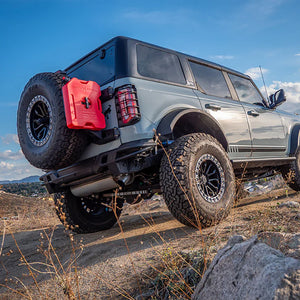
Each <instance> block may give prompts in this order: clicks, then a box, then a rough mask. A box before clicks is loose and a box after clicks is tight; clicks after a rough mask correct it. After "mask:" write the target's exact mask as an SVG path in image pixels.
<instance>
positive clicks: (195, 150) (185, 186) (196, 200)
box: [160, 133, 235, 227]
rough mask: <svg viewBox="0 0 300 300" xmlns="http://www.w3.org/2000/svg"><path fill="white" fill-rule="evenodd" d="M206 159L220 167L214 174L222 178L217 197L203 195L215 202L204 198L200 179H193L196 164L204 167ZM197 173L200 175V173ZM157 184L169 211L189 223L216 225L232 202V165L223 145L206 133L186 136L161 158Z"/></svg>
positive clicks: (184, 222) (190, 224)
mask: <svg viewBox="0 0 300 300" xmlns="http://www.w3.org/2000/svg"><path fill="white" fill-rule="evenodd" d="M207 158H209V159H211V162H210V161H209V159H207ZM205 159H207V160H206V161H207V162H206V163H207V164H209V163H211V164H213V162H214V161H215V163H216V167H217V168H219V166H220V168H219V169H217V171H215V173H216V174H218V172H219V174H221V175H222V176H223V177H220V178H223V179H222V180H221V179H220V184H221V185H220V187H221V188H222V189H221V188H220V190H219V192H218V193H216V195H217V196H216V197H215V198H212V197H211V198H209V196H206V195H205V197H206V198H209V201H215V202H209V201H208V200H205V198H204V197H203V196H202V195H201V194H200V190H199V188H198V187H197V183H198V185H199V179H196V177H197V175H196V171H197V170H199V169H197V168H198V164H200V167H201V168H202V167H203V166H202V164H205ZM202 161H203V162H202ZM200 162H201V163H200ZM207 171H209V170H207ZM197 172H198V171H197ZM197 174H198V178H199V172H198V173H197ZM221 175H220V176H221ZM202 176H204V175H202ZM212 176H215V175H212ZM207 178H208V177H207ZM203 180H204V179H203ZM203 182H204V181H203ZM160 185H161V189H162V192H163V196H164V199H165V202H166V204H167V206H168V209H169V210H170V212H171V213H172V214H173V216H174V217H175V218H176V219H177V220H178V221H180V222H181V223H183V224H185V225H188V226H196V227H198V226H199V225H201V226H203V227H206V226H210V225H212V224H215V223H217V222H219V221H220V220H221V219H223V218H225V217H226V216H227V215H228V214H229V212H230V209H231V207H232V205H233V203H234V198H235V177H234V172H233V168H232V164H231V162H230V160H229V158H228V155H227V153H226V152H225V150H224V148H223V147H222V145H221V144H220V143H219V142H218V141H217V140H216V139H215V138H213V137H212V136H210V135H208V134H203V133H195V134H189V135H185V136H183V137H180V138H178V139H177V140H176V141H175V142H174V143H173V144H172V145H171V147H170V149H169V150H168V154H167V155H164V157H163V158H162V161H161V167H160ZM201 191H202V190H201ZM216 191H218V190H217V189H216ZM202 194H203V191H202ZM218 197H219V198H220V199H219V198H218ZM217 199H219V200H218V201H216V200H217ZM199 223H200V224H199Z"/></svg>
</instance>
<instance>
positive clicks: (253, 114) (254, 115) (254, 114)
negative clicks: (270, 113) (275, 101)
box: [248, 110, 259, 117]
mask: <svg viewBox="0 0 300 300" xmlns="http://www.w3.org/2000/svg"><path fill="white" fill-rule="evenodd" d="M248 115H249V116H253V117H257V116H259V113H258V112H257V111H255V110H249V111H248Z"/></svg>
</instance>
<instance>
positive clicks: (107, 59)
mask: <svg viewBox="0 0 300 300" xmlns="http://www.w3.org/2000/svg"><path fill="white" fill-rule="evenodd" d="M68 75H69V76H71V77H77V78H78V79H82V80H92V81H96V82H97V83H98V84H99V85H100V86H101V85H103V84H104V83H106V82H108V81H109V80H112V79H113V77H114V75H115V46H112V47H110V48H108V49H106V50H105V55H103V53H101V54H98V55H96V56H94V57H93V58H91V59H90V60H89V61H87V62H86V63H84V64H83V65H81V66H80V67H78V68H77V69H75V70H74V71H71V72H70V73H68Z"/></svg>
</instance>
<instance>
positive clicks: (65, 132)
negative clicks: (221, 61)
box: [18, 37, 300, 233]
mask: <svg viewBox="0 0 300 300" xmlns="http://www.w3.org/2000/svg"><path fill="white" fill-rule="evenodd" d="M74 78H77V79H79V80H81V81H82V82H83V81H84V83H87V82H96V83H97V86H98V85H100V87H101V95H100V90H99V94H97V95H98V96H97V97H96V98H97V99H96V98H95V97H94V98H95V99H93V101H94V102H93V101H91V100H90V99H89V97H88V95H85V94H84V92H83V94H81V96H80V97H81V98H80V102H79V104H78V105H79V106H80V105H82V106H80V107H79V109H81V110H80V111H81V113H80V112H77V116H75V115H76V112H74V111H72V109H71V108H70V107H69V106H68V105H69V104H66V96H65V92H64V88H65V86H66V85H67V84H69V83H70V82H71V81H72V80H75V79H74ZM84 91H85V90H84ZM99 96H100V97H99ZM283 101H285V96H284V92H283V91H282V90H279V91H277V92H276V93H275V94H274V95H272V96H270V97H269V98H268V99H264V97H263V96H262V94H261V93H260V91H259V90H258V88H257V87H256V86H255V84H254V83H253V81H252V80H251V78H250V77H249V76H247V75H245V74H242V73H240V72H237V71H234V70H232V69H229V68H226V67H224V66H221V65H218V64H215V63H212V62H209V61H205V60H202V59H199V58H197V57H192V56H189V55H186V54H183V53H178V52H176V51H172V50H169V49H165V48H161V47H158V46H155V45H151V44H147V43H144V42H141V41H138V40H134V39H131V38H126V37H116V38H113V39H112V40H110V41H109V42H107V43H106V44H104V45H102V46H101V47H99V48H97V49H96V50H94V51H92V52H91V53H89V54H88V55H86V56H85V57H83V58H82V59H80V60H79V61H77V62H75V63H74V64H72V65H71V66H70V67H68V68H66V69H65V70H63V71H58V72H56V73H41V74H37V75H35V76H34V77H33V78H31V79H30V81H29V82H28V84H27V85H26V87H25V89H24V91H23V93H22V95H21V99H20V103H19V108H18V135H19V140H20V144H21V147H22V150H23V153H24V155H25V156H26V158H27V159H28V161H29V162H30V163H31V164H32V165H34V166H36V167H38V168H41V169H43V170H45V172H46V173H45V175H43V176H42V177H41V180H42V181H43V182H44V184H45V186H46V188H47V190H48V191H49V193H55V194H54V201H55V204H56V209H57V213H58V216H59V218H60V219H61V221H62V222H63V223H64V224H65V225H66V226H67V227H68V228H71V229H72V230H74V231H76V232H81V233H85V232H94V231H98V230H104V229H108V228H110V227H112V226H113V225H114V224H115V222H116V221H117V218H118V217H119V215H120V213H121V210H122V205H123V202H124V201H125V200H126V201H127V202H128V203H135V202H137V201H139V200H140V199H142V198H145V197H150V196H151V195H153V194H154V193H162V194H163V197H164V199H165V202H166V204H167V206H168V208H169V210H170V212H171V213H172V214H173V215H174V216H175V217H176V218H177V219H178V220H179V221H180V222H182V223H183V224H186V225H191V226H198V225H202V226H209V225H211V224H214V223H216V222H218V221H220V220H221V219H222V218H223V217H226V216H227V215H228V214H229V212H230V209H231V207H232V205H233V203H234V199H235V192H236V183H235V181H236V180H235V179H236V178H241V177H242V179H243V180H244V179H250V178H253V177H255V176H261V175H263V174H270V172H271V171H280V172H282V173H283V174H284V176H286V175H287V174H290V176H289V181H288V184H289V185H290V186H291V187H292V188H293V189H295V190H299V189H300V175H299V172H300V169H299V164H300V161H299V147H298V146H299V130H300V120H299V118H298V117H297V116H296V115H292V114H288V113H286V112H283V111H280V110H278V109H277V106H278V105H279V104H281V103H282V102H283ZM70 105H71V104H70ZM91 107H94V108H97V109H98V113H97V114H96V115H98V116H100V115H101V117H102V123H101V122H100V125H99V126H100V127H99V126H98V127H97V126H94V123H93V122H94V121H93V120H94V119H93V118H94V116H93V113H92V110H91V109H90V108H91ZM72 114H73V115H74V116H75V117H76V118H80V117H85V121H84V122H85V123H84V125H83V126H81V127H80V126H79V127H76V126H75V125H76V124H75V125H74V124H73V125H72V126H71V125H70V124H69V123H68V122H69V121H68V118H70V116H71V115H72ZM75 117H74V118H75ZM96 118H97V116H96ZM101 124H102V125H101ZM101 126H102V127H101ZM291 171H292V172H291Z"/></svg>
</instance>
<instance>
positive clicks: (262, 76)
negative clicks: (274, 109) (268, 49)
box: [259, 66, 269, 101]
mask: <svg viewBox="0 0 300 300" xmlns="http://www.w3.org/2000/svg"><path fill="white" fill-rule="evenodd" d="M259 69H260V74H261V78H262V80H263V83H264V87H265V92H266V95H267V101H269V95H268V91H267V87H266V83H265V79H264V74H263V72H262V69H261V66H259Z"/></svg>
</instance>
